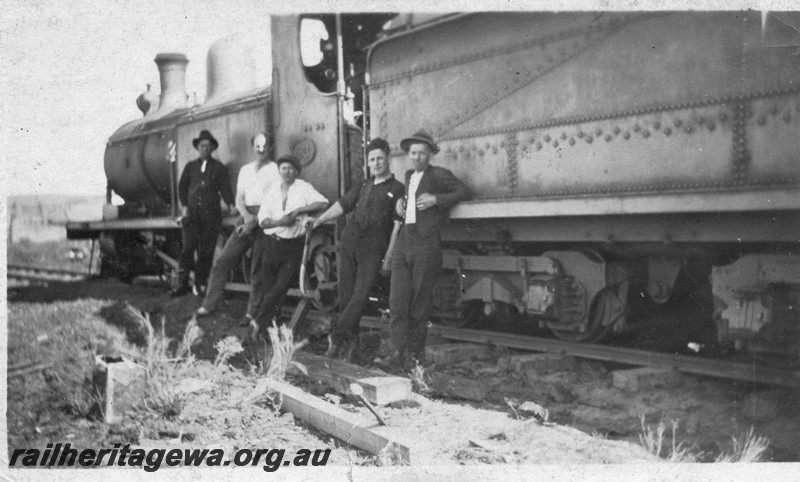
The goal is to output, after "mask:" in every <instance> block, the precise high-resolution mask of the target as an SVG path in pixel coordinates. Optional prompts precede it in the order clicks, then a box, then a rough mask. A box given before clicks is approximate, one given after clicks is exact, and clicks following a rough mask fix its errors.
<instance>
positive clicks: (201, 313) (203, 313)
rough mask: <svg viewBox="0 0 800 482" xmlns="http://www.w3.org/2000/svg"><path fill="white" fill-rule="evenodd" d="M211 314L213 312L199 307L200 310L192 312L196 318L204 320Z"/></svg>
mask: <svg viewBox="0 0 800 482" xmlns="http://www.w3.org/2000/svg"><path fill="white" fill-rule="evenodd" d="M211 313H213V311H211V310H209V309H206V307H204V306H201V307H200V308H198V309H197V311H195V312H194V314H195V315H197V317H198V318H204V317H206V316H209V315H210V314H211Z"/></svg>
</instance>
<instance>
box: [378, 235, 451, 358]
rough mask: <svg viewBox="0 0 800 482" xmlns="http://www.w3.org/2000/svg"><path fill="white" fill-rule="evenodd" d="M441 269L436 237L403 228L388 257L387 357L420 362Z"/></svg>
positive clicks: (437, 237) (438, 243)
mask: <svg viewBox="0 0 800 482" xmlns="http://www.w3.org/2000/svg"><path fill="white" fill-rule="evenodd" d="M441 268H442V245H441V241H440V240H439V236H438V233H435V234H434V235H433V236H429V237H427V238H422V237H420V236H418V235H417V234H416V227H415V226H414V225H410V226H403V229H402V231H400V235H399V236H398V239H397V244H396V245H395V248H394V253H393V254H392V285H391V286H392V287H391V293H390V296H389V310H390V313H391V320H390V322H389V337H388V339H387V348H388V349H389V351H390V353H396V354H400V355H403V354H405V355H410V356H412V357H415V358H417V359H420V358H421V356H422V354H423V351H424V349H425V338H426V337H427V335H428V318H429V317H430V314H431V312H432V311H433V287H434V285H436V280H437V278H438V276H439V271H440V270H441Z"/></svg>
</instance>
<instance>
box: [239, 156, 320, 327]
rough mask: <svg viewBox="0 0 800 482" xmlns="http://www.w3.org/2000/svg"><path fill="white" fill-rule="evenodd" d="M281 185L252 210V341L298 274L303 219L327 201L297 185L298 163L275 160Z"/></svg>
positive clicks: (304, 185)
mask: <svg viewBox="0 0 800 482" xmlns="http://www.w3.org/2000/svg"><path fill="white" fill-rule="evenodd" d="M277 164H278V172H279V173H280V176H281V182H280V183H275V184H273V185H272V186H271V187H270V189H269V190H267V193H266V195H265V196H264V200H263V201H262V202H261V208H260V209H259V210H258V224H259V226H260V227H261V232H260V233H259V234H258V236H257V237H256V241H255V243H254V244H253V262H252V270H251V280H252V281H251V285H250V291H251V298H253V299H252V302H251V308H250V310H251V311H249V312H248V315H249V316H250V317H251V319H253V320H254V323H252V322H251V326H252V325H255V326H253V328H254V333H253V335H254V336H255V335H256V333H258V332H259V331H260V332H262V333H263V332H264V331H265V330H266V328H267V327H269V325H270V322H271V321H272V318H273V317H275V316H276V315H277V314H278V312H279V311H280V308H281V305H282V304H283V299H284V298H285V297H286V293H287V292H288V291H289V283H291V281H292V279H293V278H294V277H295V276H296V274H297V272H298V270H299V269H300V263H301V262H302V258H303V243H304V238H305V234H306V229H307V227H306V222H307V221H308V219H309V216H308V214H309V213H313V212H316V211H319V210H321V209H325V208H326V207H327V206H328V200H327V199H325V197H324V196H323V195H322V194H320V193H319V192H318V191H317V190H316V189H314V186H312V185H311V184H309V183H307V182H306V181H303V180H302V179H297V176H298V175H299V174H300V161H299V160H298V159H297V157H295V156H293V155H285V156H282V157H280V158H279V159H278V161H277Z"/></svg>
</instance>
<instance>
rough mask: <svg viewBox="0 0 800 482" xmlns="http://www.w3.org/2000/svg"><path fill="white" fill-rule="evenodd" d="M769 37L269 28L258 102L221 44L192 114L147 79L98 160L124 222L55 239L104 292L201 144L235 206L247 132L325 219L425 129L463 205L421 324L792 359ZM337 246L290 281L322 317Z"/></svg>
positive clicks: (795, 104)
mask: <svg viewBox="0 0 800 482" xmlns="http://www.w3.org/2000/svg"><path fill="white" fill-rule="evenodd" d="M787 18H789V17H788V16H787V15H786V14H766V15H765V14H762V13H760V12H707V13H688V12H635V13H624V12H623V13H620V12H614V13H597V12H584V13H566V12H565V13H516V12H514V13H469V14H452V15H442V16H438V17H435V18H433V17H432V16H426V17H422V18H421V17H419V16H414V15H399V16H397V15H394V14H352V15H350V14H342V15H299V16H276V17H273V18H272V62H273V74H272V84H271V86H269V87H268V88H263V89H258V88H255V89H251V90H249V91H248V90H247V89H245V88H244V87H245V86H244V85H232V84H236V83H237V82H240V83H241V82H243V81H241V79H242V78H244V77H246V76H244V75H241V74H240V71H241V69H243V68H246V64H247V62H248V60H246V59H244V57H243V56H242V55H240V54H239V53H238V51H237V49H236V46H235V42H226V43H221V44H220V43H218V44H215V45H214V46H213V47H212V49H211V51H210V52H209V74H208V79H209V86H208V88H209V95H208V100H207V101H206V102H205V103H204V104H203V105H201V106H195V107H191V108H187V107H186V105H185V93H184V92H183V91H182V90H181V89H182V75H183V72H184V71H185V70H183V69H185V66H186V59H185V57H182V56H180V55H175V54H166V55H164V54H160V55H159V56H158V57H157V58H156V62H157V63H158V64H159V69H160V71H161V82H162V84H161V96H160V99H159V100H158V101H156V100H155V99H154V98H152V94H147V95H145V96H144V97H142V98H141V99H140V101H141V104H142V105H143V106H144V107H145V108H144V109H143V111H144V112H145V116H144V117H143V118H141V119H138V120H136V121H133V122H131V123H129V124H126V125H125V126H123V127H121V128H120V129H119V130H118V131H117V132H116V133H115V134H114V135H113V136H112V137H111V139H110V140H109V143H108V146H107V149H106V159H105V168H106V174H107V177H108V181H109V189H111V190H113V191H114V192H116V193H117V194H119V195H120V196H121V197H123V198H124V199H125V204H124V205H122V206H119V207H118V208H115V207H111V206H107V207H106V208H105V209H104V219H103V221H100V222H95V223H72V224H70V225H69V226H68V234H69V237H71V238H90V237H91V238H97V237H99V238H100V240H101V246H102V250H103V266H104V269H105V270H106V272H112V271H116V272H117V273H118V274H122V275H124V276H132V275H136V274H141V273H153V272H155V271H157V270H158V269H159V265H160V263H161V258H163V257H164V256H162V257H161V258H159V256H157V255H156V254H162V255H163V254H166V255H168V256H174V255H176V254H177V252H178V249H179V243H180V236H179V228H178V226H177V225H176V224H175V223H174V221H173V219H172V215H173V214H175V213H176V212H177V208H178V204H177V203H178V201H177V199H176V193H175V184H176V181H177V177H178V175H179V174H180V171H181V170H182V168H183V165H184V164H185V163H186V162H188V161H190V160H191V159H193V158H194V157H195V153H194V152H193V151H192V148H191V142H190V141H191V139H192V138H193V137H194V136H195V135H196V134H197V133H198V132H199V131H200V130H201V129H209V130H210V131H211V132H213V133H214V135H215V136H216V137H217V138H218V139H219V140H220V149H219V151H218V156H219V158H220V159H221V160H222V161H223V162H225V163H226V164H227V165H228V167H229V170H230V173H231V180H232V182H233V183H234V184H235V180H236V176H237V173H238V169H239V167H241V165H242V164H243V163H244V162H247V161H248V160H249V153H250V149H249V140H250V137H251V136H252V134H253V133H254V132H255V131H257V130H264V131H266V132H267V133H268V135H269V136H271V139H272V142H273V144H274V153H275V154H280V153H284V152H290V151H291V152H292V153H294V154H296V155H298V157H299V158H300V159H301V161H302V164H303V166H304V169H303V177H304V178H305V179H306V180H308V181H309V182H311V183H313V184H314V185H315V186H317V188H318V189H319V190H320V192H322V193H323V194H324V195H325V196H326V197H328V198H329V199H336V198H337V197H338V196H339V195H340V194H342V193H343V192H344V191H345V190H346V189H348V188H349V187H350V186H351V185H353V184H354V183H355V182H358V181H359V180H360V179H362V178H363V176H364V174H365V171H366V166H365V165H364V156H363V152H362V144H363V143H364V141H366V140H367V139H369V138H372V137H378V136H379V137H383V138H386V139H388V140H389V142H390V143H392V153H391V162H392V170H393V172H395V174H397V175H402V173H403V172H404V171H405V170H406V169H407V168H408V161H407V160H406V158H405V156H404V155H403V153H402V152H401V150H400V149H399V144H398V143H399V140H400V139H402V138H403V137H405V136H407V135H408V134H410V133H411V132H414V131H415V130H416V129H418V128H419V127H423V128H425V129H427V130H428V131H430V132H431V133H432V134H433V135H434V137H435V138H436V139H437V140H438V141H439V142H440V148H441V151H440V153H439V154H438V155H437V156H436V157H435V158H434V159H433V161H432V162H433V163H435V164H438V165H441V166H443V167H446V168H448V169H450V170H452V171H453V172H454V174H455V175H456V176H457V177H459V178H460V179H462V180H463V181H464V182H465V183H466V184H467V185H468V186H469V187H470V189H471V190H472V192H473V195H474V197H473V199H472V200H471V201H469V202H466V203H463V204H461V205H459V206H457V207H456V208H455V209H453V211H452V212H451V220H450V223H449V224H448V226H446V227H445V228H444V229H443V242H444V243H445V248H446V253H445V259H444V262H443V265H444V268H445V269H444V270H443V272H442V275H441V277H440V280H439V283H438V286H437V289H436V296H435V300H436V306H437V318H438V320H439V321H440V322H443V323H448V324H454V325H463V324H465V323H470V322H476V321H481V322H484V323H486V322H488V323H490V324H492V326H495V327H497V324H502V323H507V322H508V321H509V320H513V321H514V323H515V324H519V323H521V324H533V325H538V326H540V327H546V328H548V329H549V330H551V331H552V332H553V333H555V334H556V335H558V336H559V337H561V338H564V339H566V340H572V341H577V342H593V341H598V340H600V339H602V338H603V337H605V336H606V335H607V334H609V333H611V332H620V331H625V330H626V329H627V328H628V327H635V326H636V325H637V324H641V323H648V322H658V320H659V316H661V315H670V316H673V317H678V318H680V319H681V320H682V322H683V323H684V325H683V327H682V328H681V329H685V330H686V331H687V333H688V332H692V336H695V337H697V336H700V339H698V340H700V341H709V342H710V341H712V340H716V341H717V342H721V343H723V344H725V345H727V344H729V342H730V343H732V344H733V345H735V346H736V347H738V348H748V349H751V350H767V351H778V352H787V351H789V352H793V353H798V351H800V350H799V349H800V319H799V318H800V315H798V303H800V256H798V253H797V250H798V246H799V245H798V242H800V223H798V221H800V217H799V216H798V214H800V190H798V187H799V186H800V157H799V156H800V136H798V132H800V129H799V127H800V56H799V55H797V51H798V50H797V49H798V45H797V43H798V42H797V39H796V38H794V45H792V43H791V42H789V43H788V44H787V42H785V41H779V42H775V41H773V40H774V39H776V38H778V39H782V38H785V37H786V36H785V33H786V32H785V29H786V23H785V22H786V20H787ZM795 21H796V19H795ZM314 35H316V37H314ZM309 38H312V42H310V43H311V44H312V46H313V47H315V48H314V49H311V51H312V53H313V54H315V55H309V49H308V45H309V42H308V41H307V40H308V39H309ZM303 39H305V40H306V42H305V44H303ZM317 40H318V41H319V48H318V49H316V45H315V43H314V42H316V41H317ZM148 95H149V96H150V98H148V97H147V96H148ZM148 101H149V102H148ZM155 104H158V106H155ZM148 108H149V110H148ZM353 112H356V113H360V115H356V116H352V113H353ZM109 197H110V196H109ZM338 228H341V225H339V226H337V230H331V231H325V230H322V231H320V232H318V233H315V239H314V249H313V255H312V256H311V259H310V261H309V272H311V273H313V276H314V277H316V283H312V287H314V289H313V290H311V291H310V292H309V293H306V295H307V296H311V297H313V299H314V301H315V303H316V304H317V306H318V307H321V308H330V307H331V305H332V303H333V298H332V296H331V294H332V293H335V249H333V246H334V245H335V241H334V240H335V239H336V234H337V232H336V231H338ZM698 333H700V335H698ZM702 333H705V334H704V335H703V334H702ZM703 336H705V337H706V339H702V337H703Z"/></svg>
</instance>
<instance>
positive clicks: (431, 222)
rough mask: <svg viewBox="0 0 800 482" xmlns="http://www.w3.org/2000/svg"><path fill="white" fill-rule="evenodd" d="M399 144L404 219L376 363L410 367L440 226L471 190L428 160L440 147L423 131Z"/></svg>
mask: <svg viewBox="0 0 800 482" xmlns="http://www.w3.org/2000/svg"><path fill="white" fill-rule="evenodd" d="M400 147H401V148H402V149H403V151H405V152H407V153H408V158H409V160H410V161H411V163H412V165H413V167H414V168H413V169H409V170H408V171H406V175H405V181H406V193H405V194H406V195H405V199H404V200H403V201H402V202H399V203H398V206H397V213H398V215H400V216H401V217H402V218H403V219H404V221H405V222H404V224H403V227H402V228H401V229H400V235H399V236H398V240H397V245H396V246H395V249H394V255H393V256H392V279H391V294H390V297H389V309H390V313H391V320H390V325H389V335H388V338H387V339H386V340H384V344H383V346H382V347H381V356H380V357H379V358H378V359H377V360H376V363H377V364H379V365H383V366H386V367H388V368H397V367H399V366H402V368H403V369H405V370H410V369H411V368H413V366H414V364H415V363H416V362H417V361H419V362H424V359H423V355H424V349H425V338H426V337H427V334H428V318H429V316H430V314H431V311H432V309H433V304H432V301H433V300H432V298H433V288H434V285H435V284H436V279H437V277H438V276H439V271H440V269H441V267H442V242H441V236H440V232H439V230H440V227H441V226H442V225H443V224H444V223H445V222H446V221H447V217H448V213H449V211H450V208H452V207H453V206H455V205H456V204H458V203H459V202H460V201H463V200H466V199H468V198H469V197H470V193H469V190H468V189H467V187H466V186H465V185H464V183H463V182H461V181H460V180H458V179H457V178H456V177H455V176H454V175H453V173H452V172H450V171H449V170H448V169H445V168H443V167H439V166H432V165H431V164H430V160H431V157H432V156H433V155H434V154H436V153H437V152H439V147H438V146H437V145H436V143H435V142H434V140H433V138H432V137H431V136H430V134H428V133H427V132H425V131H422V130H420V131H418V132H416V133H414V135H412V136H411V137H408V138H405V139H403V140H402V141H400Z"/></svg>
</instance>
